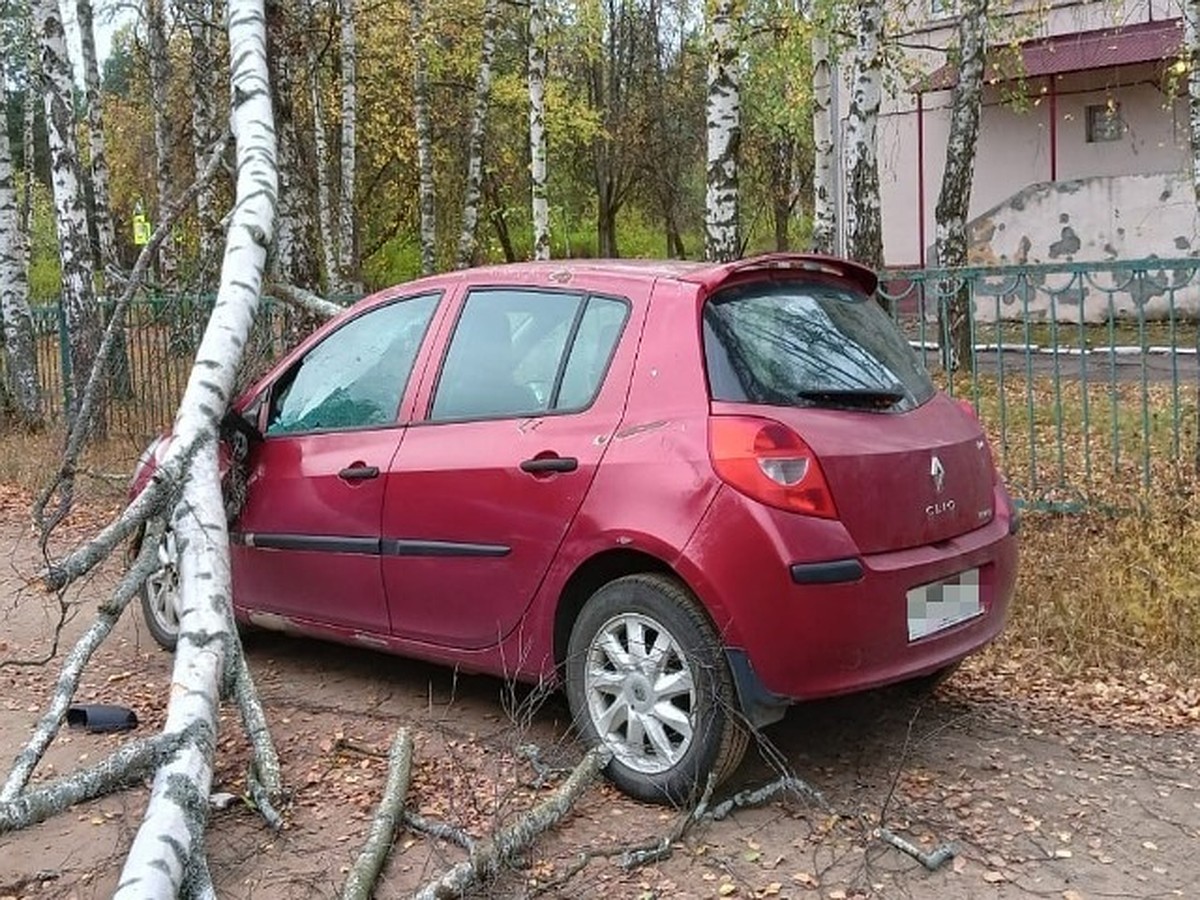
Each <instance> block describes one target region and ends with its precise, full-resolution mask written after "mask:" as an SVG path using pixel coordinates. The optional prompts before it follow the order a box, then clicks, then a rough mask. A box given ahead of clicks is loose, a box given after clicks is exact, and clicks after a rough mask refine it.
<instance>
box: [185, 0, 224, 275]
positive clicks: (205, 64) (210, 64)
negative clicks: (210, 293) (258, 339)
mask: <svg viewBox="0 0 1200 900" xmlns="http://www.w3.org/2000/svg"><path fill="white" fill-rule="evenodd" d="M179 9H180V12H181V13H182V14H183V17H184V19H185V21H186V22H187V31H188V42H189V44H190V54H189V59H188V64H189V70H190V71H191V76H192V85H191V87H192V159H193V161H194V165H195V169H196V177H197V178H200V177H201V175H202V173H203V171H204V168H205V165H206V163H207V161H208V154H209V152H210V150H211V148H212V144H213V141H214V140H215V139H216V136H217V128H216V125H215V124H214V121H213V119H214V116H213V106H212V104H213V90H214V79H213V72H214V66H215V59H214V56H215V54H214V53H213V35H212V29H213V23H212V19H213V16H214V15H215V9H214V8H213V4H212V3H211V2H210V0H181V2H180V3H179ZM196 222H197V226H198V229H199V232H200V270H201V272H208V271H209V266H214V267H215V266H216V264H217V262H218V254H219V252H220V246H221V245H220V240H219V237H220V231H219V226H218V224H217V222H216V191H215V187H214V186H213V185H212V184H211V183H210V184H208V185H207V186H206V187H205V188H204V189H203V190H201V191H200V193H199V194H198V195H197V196H196ZM202 285H203V286H204V287H205V288H207V287H209V281H208V279H207V278H204V279H202Z"/></svg>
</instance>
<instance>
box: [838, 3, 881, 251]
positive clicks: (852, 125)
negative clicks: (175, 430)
mask: <svg viewBox="0 0 1200 900" xmlns="http://www.w3.org/2000/svg"><path fill="white" fill-rule="evenodd" d="M855 13H856V18H857V30H856V39H855V48H854V66H853V71H852V73H851V83H850V112H849V115H848V117H847V120H846V253H847V255H848V256H849V257H850V258H851V259H855V260H857V261H859V262H861V263H863V264H864V265H867V266H871V267H872V268H879V267H880V266H882V265H883V213H882V207H881V203H880V199H879V152H878V136H877V131H878V126H879V104H880V100H881V98H882V84H883V23H884V17H883V2H882V0H857V5H856V7H855Z"/></svg>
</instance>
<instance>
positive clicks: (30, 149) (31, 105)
mask: <svg viewBox="0 0 1200 900" xmlns="http://www.w3.org/2000/svg"><path fill="white" fill-rule="evenodd" d="M29 13H30V21H29V28H30V32H31V33H32V31H33V10H32V8H31V9H30V11H29ZM29 45H30V49H29V84H30V86H33V85H36V84H37V83H38V72H39V71H40V70H41V59H40V54H39V53H38V52H37V42H36V41H33V40H31V41H30V42H29ZM37 103H38V101H37V91H36V90H26V91H25V108H24V111H23V112H24V115H23V117H22V119H23V121H22V123H21V149H22V150H23V151H24V154H23V158H24V161H25V170H24V172H23V173H22V179H21V182H22V184H21V230H20V239H21V267H22V270H23V271H24V272H26V273H28V272H29V255H30V251H31V249H32V246H33V241H32V239H31V235H32V234H33V231H32V228H33V182H34V179H35V178H36V177H37V172H36V167H35V166H34V161H35V160H34V156H35V155H36V152H37V151H36V150H35V148H34V143H33V123H34V119H35V117H36V115H37Z"/></svg>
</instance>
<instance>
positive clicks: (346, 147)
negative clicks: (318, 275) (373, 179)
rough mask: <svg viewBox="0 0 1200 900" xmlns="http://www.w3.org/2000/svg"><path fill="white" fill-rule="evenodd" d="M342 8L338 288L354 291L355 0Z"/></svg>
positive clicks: (346, 0) (343, 1) (348, 0)
mask: <svg viewBox="0 0 1200 900" xmlns="http://www.w3.org/2000/svg"><path fill="white" fill-rule="evenodd" d="M341 12H342V52H341V67H342V190H341V195H340V197H339V198H338V199H339V204H338V242H337V248H338V279H337V280H338V288H339V290H342V291H357V290H359V288H360V285H359V278H358V242H357V241H356V240H355V229H354V197H355V193H354V185H355V183H356V181H357V179H358V36H357V33H356V25H355V21H354V20H355V17H356V16H357V15H358V11H357V9H356V8H355V4H354V0H341Z"/></svg>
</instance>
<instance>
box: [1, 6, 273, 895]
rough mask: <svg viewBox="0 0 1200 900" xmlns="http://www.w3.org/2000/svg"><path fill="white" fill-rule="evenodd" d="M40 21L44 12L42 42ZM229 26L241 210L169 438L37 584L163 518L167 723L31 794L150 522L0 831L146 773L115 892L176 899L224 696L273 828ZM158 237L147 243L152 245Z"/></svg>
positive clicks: (248, 43) (249, 89)
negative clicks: (174, 596)
mask: <svg viewBox="0 0 1200 900" xmlns="http://www.w3.org/2000/svg"><path fill="white" fill-rule="evenodd" d="M45 5H46V6H51V5H52V3H46V4H45ZM46 16H47V13H46V12H45V11H41V12H39V29H40V30H41V31H42V32H43V33H47V29H46V27H45V26H44V24H42V23H43V22H44V21H45V19H46ZM228 27H229V37H230V47H231V51H232V52H231V58H232V59H233V61H234V68H233V71H232V75H231V87H232V98H233V99H232V103H231V118H232V122H231V124H232V128H233V131H234V134H235V136H236V138H237V172H238V176H237V197H236V200H237V202H236V206H235V208H234V210H233V213H232V215H231V218H230V224H229V237H228V243H227V247H226V253H225V259H224V264H223V267H222V272H221V284H220V289H219V293H218V297H217V302H216V305H215V307H214V311H213V314H212V317H211V319H210V322H209V325H208V328H207V330H206V331H205V334H204V338H203V340H202V341H201V344H200V347H199V350H198V353H197V358H196V363H195V365H194V367H193V369H192V374H191V377H190V379H189V381H188V384H187V387H186V389H185V392H184V397H183V401H182V403H181V405H180V408H179V412H178V414H177V416H176V419H175V423H174V427H173V429H172V434H173V437H172V439H171V442H170V445H169V449H167V450H166V452H165V454H164V455H163V457H162V460H161V462H160V464H159V466H158V469H157V471H156V473H155V475H154V477H153V479H152V480H151V482H150V484H149V485H148V486H147V487H146V489H145V490H144V491H143V492H142V494H141V495H140V496H139V497H138V498H137V499H136V500H135V501H134V502H133V503H131V504H130V506H129V507H127V508H126V509H125V510H124V511H123V512H122V513H121V514H120V515H119V516H118V517H117V518H116V519H114V520H113V521H112V522H111V523H110V524H109V525H108V526H107V527H106V528H105V529H103V530H102V531H101V532H100V534H98V535H97V536H96V538H95V539H94V540H93V541H91V542H90V543H89V544H87V545H85V546H83V547H81V548H80V549H79V550H77V551H75V552H74V553H72V554H70V555H68V556H67V557H66V558H65V559H63V560H60V561H59V562H58V563H56V564H54V565H52V566H51V567H50V569H49V570H48V572H47V575H46V578H47V582H48V584H49V585H50V586H52V587H55V588H61V587H62V586H64V585H65V584H67V583H69V582H70V581H71V580H73V579H75V578H77V577H80V576H82V575H84V574H86V573H87V572H88V571H90V569H91V568H92V567H93V566H95V565H96V564H97V563H98V562H99V561H100V560H101V559H102V558H103V557H104V555H105V554H106V553H107V552H111V550H112V549H113V548H114V547H115V546H116V544H117V542H118V541H120V540H122V539H123V537H124V536H127V535H128V534H129V533H130V532H132V531H133V530H135V529H137V528H138V527H140V526H141V525H143V524H145V523H147V522H148V521H152V520H153V519H154V517H155V516H157V515H159V514H162V513H165V512H167V511H171V512H170V518H171V527H172V528H173V529H174V531H175V536H176V542H177V546H179V547H180V548H181V549H180V559H179V571H180V599H179V602H180V617H179V618H180V636H179V643H178V647H177V650H176V655H175V664H174V672H173V675H172V692H171V699H170V701H169V704H168V708H167V720H166V724H165V725H164V728H163V731H162V733H161V734H160V735H158V736H156V737H153V738H148V739H142V740H139V741H134V742H133V743H131V744H128V745H126V746H125V747H123V748H121V749H120V750H118V751H117V752H116V753H115V754H114V755H113V756H111V757H109V758H108V759H107V760H104V761H102V762H101V763H100V764H99V765H96V766H93V767H92V768H90V769H85V770H81V771H79V772H76V773H74V774H72V775H67V776H65V777H63V778H61V779H59V780H57V781H51V782H49V783H41V784H39V785H38V786H37V787H36V788H30V787H29V786H28V782H29V778H30V776H31V775H32V774H33V772H34V770H35V768H36V766H37V763H38V761H39V760H40V758H41V754H42V753H43V752H44V751H45V749H46V748H47V747H48V746H49V744H50V742H51V741H52V740H53V739H54V736H55V734H56V733H57V732H58V730H59V728H60V727H61V726H62V723H63V719H64V717H65V714H66V711H67V707H68V704H69V703H70V699H71V696H72V694H73V692H74V690H75V688H76V687H77V686H78V683H79V678H80V675H81V673H82V669H83V667H84V666H85V665H86V663H87V660H88V659H89V658H90V656H91V653H92V652H93V651H94V650H95V649H96V647H97V646H98V645H99V643H100V642H101V641H102V640H103V639H104V637H105V636H106V635H107V634H108V633H109V632H110V631H111V628H112V626H113V624H114V623H115V621H116V618H117V617H118V616H119V615H120V613H121V611H122V610H123V609H124V607H125V606H126V605H127V604H128V602H129V599H130V598H131V597H132V596H133V595H134V593H135V592H136V591H137V590H138V587H139V586H140V584H141V583H142V582H143V581H144V580H145V578H146V576H147V574H148V573H149V572H150V571H151V570H152V569H154V568H157V566H158V565H159V563H158V560H157V546H158V536H159V535H160V534H161V526H152V527H151V528H150V530H149V536H148V539H147V541H146V542H145V544H144V546H143V549H142V552H141V553H140V554H139V558H138V561H137V562H136V563H135V565H134V567H133V568H132V569H131V570H130V572H129V574H128V575H126V577H125V578H123V579H122V580H121V582H120V584H119V585H118V587H117V589H116V591H115V592H114V594H113V596H112V598H111V599H110V600H109V601H108V602H107V603H106V604H104V605H102V607H101V610H100V614H99V616H98V618H97V621H96V622H95V623H94V624H93V625H92V627H91V628H89V629H88V630H87V631H85V633H84V635H83V636H82V637H81V639H80V641H79V642H78V644H77V645H76V647H75V648H74V650H73V651H72V652H71V653H70V654H69V655H68V657H67V659H66V660H65V662H64V666H63V669H62V672H61V673H60V677H59V680H58V684H57V687H56V690H55V692H54V695H53V696H52V698H51V700H50V703H49V705H48V708H47V711H46V713H45V715H43V717H42V719H41V721H40V722H39V724H38V726H37V728H36V729H35V730H34V734H33V736H32V737H31V738H30V740H29V742H28V743H27V745H26V746H25V748H24V749H23V750H22V752H21V753H20V754H19V755H18V757H17V759H16V762H15V764H14V766H13V769H12V771H11V772H10V773H9V776H8V778H7V779H6V780H5V782H4V785H3V788H0V832H2V831H5V830H9V829H11V828H14V827H21V826H22V825H25V824H30V823H31V822H34V821H38V820H40V819H42V818H45V817H46V816H48V815H51V814H53V813H54V812H56V811H58V810H60V809H62V808H64V807H65V805H67V804H69V803H72V802H76V801H78V800H80V799H85V798H87V797H90V796H96V795H98V794H99V793H102V792H104V791H105V790H111V789H113V788H115V787H119V786H122V785H124V784H128V783H130V782H131V781H135V780H138V779H140V778H141V777H142V776H143V775H144V774H145V773H147V772H153V773H154V782H153V785H152V788H151V793H150V799H149V802H148V804H147V806H146V810H145V813H144V816H143V820H142V824H141V827H140V828H139V829H138V832H137V834H136V836H135V837H134V840H133V843H132V846H131V848H130V851H129V854H128V857H127V858H126V861H125V865H124V868H123V871H122V873H121V876H120V879H119V883H118V887H117V892H116V896H117V897H121V898H134V897H136V898H168V897H176V896H179V895H180V894H181V892H183V891H184V890H187V891H188V892H190V893H191V894H192V895H193V896H212V885H211V882H210V881H209V879H208V877H207V865H206V863H205V861H204V846H203V834H204V829H205V825H206V817H207V811H208V790H209V785H210V783H211V779H212V771H213V753H214V751H215V748H216V744H217V725H218V717H217V711H218V703H219V697H220V696H221V694H222V693H224V692H229V693H231V694H232V695H233V696H234V697H235V698H236V699H237V701H238V705H239V708H240V710H241V712H242V719H243V725H244V727H245V729H246V732H247V734H248V736H249V737H250V739H251V742H252V743H253V744H254V749H255V754H254V759H255V762H254V765H253V769H252V772H251V779H250V784H251V792H252V794H254V795H255V800H256V803H257V804H258V806H259V809H260V810H262V811H263V812H264V815H266V816H267V817H268V819H269V820H270V821H272V822H273V823H275V824H276V825H277V824H278V818H277V816H276V815H275V814H274V813H273V805H272V804H273V802H274V800H275V799H276V798H277V796H278V793H279V770H278V760H277V759H276V758H275V755H274V749H273V747H272V746H271V744H270V738H269V733H268V732H267V731H266V727H265V720H264V719H263V717H262V709H261V705H260V704H259V703H258V702H257V697H256V694H255V692H254V687H253V682H252V681H251V679H250V675H249V671H248V669H247V667H246V665H245V660H244V658H243V657H242V655H241V648H240V646H239V644H238V642H237V638H236V633H235V632H234V630H233V627H232V609H231V606H230V579H229V555H228V534H227V531H226V522H225V509H224V504H223V501H222V498H221V489H220V481H219V476H218V471H217V446H218V442H217V432H218V420H219V419H220V417H221V416H222V414H223V411H224V410H225V408H226V406H227V405H228V402H229V399H230V396H231V392H232V390H233V385H234V377H235V372H236V370H237V367H238V363H239V362H240V357H241V354H242V348H243V347H244V346H245V344H246V341H247V338H248V336H249V332H250V326H251V324H252V322H253V318H254V313H255V310H256V306H257V303H258V297H259V290H260V288H261V284H262V275H263V268H264V265H265V261H266V253H267V247H268V245H269V244H270V241H271V233H272V228H273V221H274V206H275V198H276V188H277V183H276V175H275V132H274V129H273V126H272V114H271V95H270V90H269V86H268V82H267V78H268V75H267V61H266V37H265V25H264V16H263V11H262V0H231V2H230V7H229V22H228ZM51 30H52V29H51ZM211 162H216V157H214V158H213V160H211ZM162 231H163V229H161V228H160V230H159V231H158V232H156V236H155V238H153V239H152V242H153V241H154V240H161V238H162ZM92 380H93V381H95V380H96V379H95V378H94V377H93V379H92Z"/></svg>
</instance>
